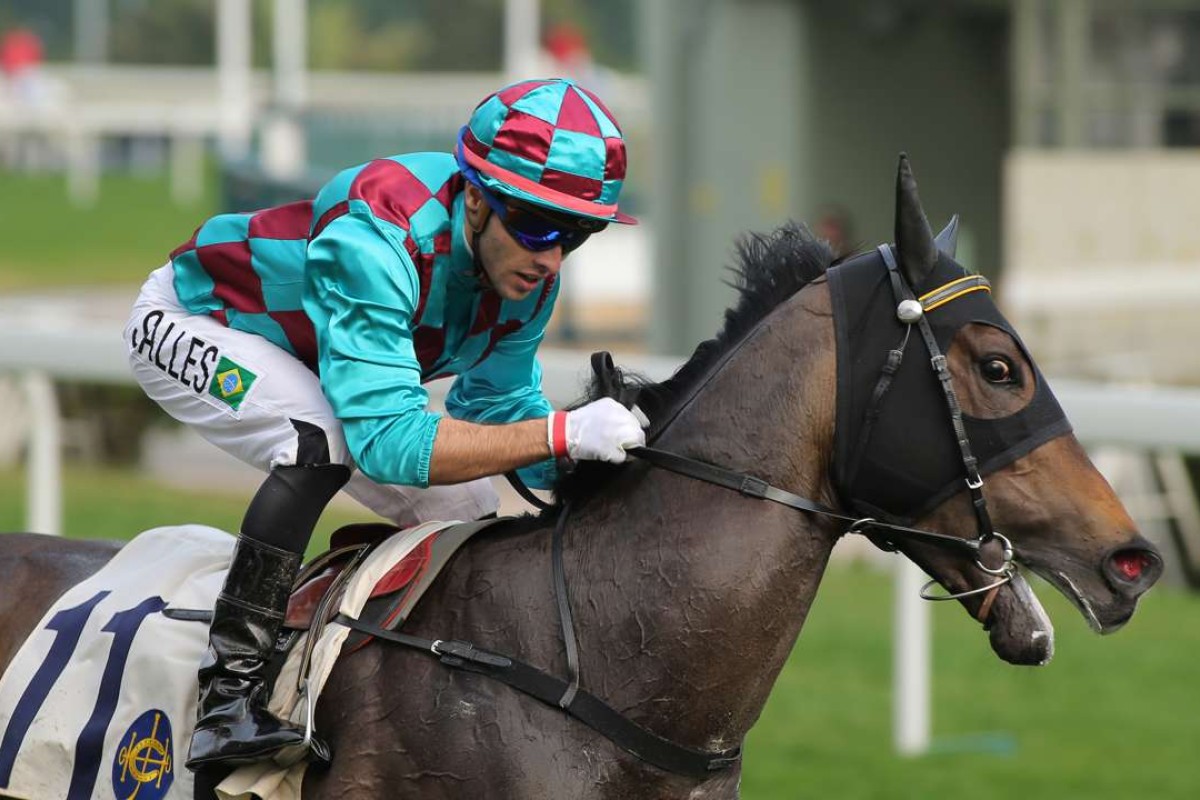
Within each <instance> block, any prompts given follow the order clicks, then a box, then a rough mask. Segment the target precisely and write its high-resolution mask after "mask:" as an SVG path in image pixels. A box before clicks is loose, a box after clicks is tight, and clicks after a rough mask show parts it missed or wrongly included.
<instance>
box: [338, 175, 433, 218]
mask: <svg viewBox="0 0 1200 800" xmlns="http://www.w3.org/2000/svg"><path fill="white" fill-rule="evenodd" d="M431 197H433V193H432V192H430V191H429V187H427V186H426V185H425V184H423V183H421V181H419V180H418V179H417V176H416V175H413V174H412V172H410V171H409V170H408V167H406V166H404V165H403V164H398V163H396V162H395V161H392V160H391V159H388V158H381V159H377V160H375V161H372V162H371V163H370V164H367V166H365V167H363V170H362V172H360V173H358V176H357V177H355V179H354V183H352V184H351V185H350V198H351V199H359V200H363V201H364V202H366V204H367V205H369V206H370V207H371V211H372V212H374V214H375V216H377V217H379V218H380V219H382V220H386V221H387V222H390V223H392V224H393V225H398V226H400V227H401V228H403V229H404V230H406V231H407V230H408V229H409V228H410V227H411V224H410V223H409V218H410V217H411V216H412V215H413V214H415V213H417V209H419V208H420V207H421V206H423V205H425V204H426V203H427V202H429V199H430V198H431Z"/></svg>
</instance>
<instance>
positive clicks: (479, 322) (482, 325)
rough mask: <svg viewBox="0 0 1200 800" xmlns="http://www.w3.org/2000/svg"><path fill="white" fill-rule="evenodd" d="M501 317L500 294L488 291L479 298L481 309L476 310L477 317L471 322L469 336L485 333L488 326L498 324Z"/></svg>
mask: <svg viewBox="0 0 1200 800" xmlns="http://www.w3.org/2000/svg"><path fill="white" fill-rule="evenodd" d="M499 318H500V295H498V294H496V293H495V292H493V291H490V290H489V291H486V292H484V293H483V296H482V297H480V298H479V309H478V310H477V311H476V312H475V319H474V320H473V321H472V322H471V330H470V332H469V333H468V335H469V336H474V335H475V334H477V333H483V332H484V331H486V330H487V329H488V328H490V327H492V326H493V325H495V324H496V320H498V319H499Z"/></svg>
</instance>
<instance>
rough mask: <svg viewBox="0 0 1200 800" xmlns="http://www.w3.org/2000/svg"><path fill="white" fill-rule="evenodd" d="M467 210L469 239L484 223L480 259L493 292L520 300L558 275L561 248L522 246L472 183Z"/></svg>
mask: <svg viewBox="0 0 1200 800" xmlns="http://www.w3.org/2000/svg"><path fill="white" fill-rule="evenodd" d="M466 212H467V213H466V217H467V220H466V222H467V227H468V230H467V231H466V234H467V237H468V240H471V239H474V235H473V232H474V231H476V230H480V226H483V227H482V230H481V231H480V234H479V238H478V240H477V241H478V247H479V261H480V263H481V264H482V265H483V271H484V273H485V275H486V277H487V280H488V283H489V284H491V287H492V288H493V289H494V290H495V291H496V294H498V295H500V296H501V297H503V298H504V299H505V300H522V299H524V298H526V297H528V296H529V293H530V292H532V291H534V290H535V289H537V290H540V288H541V286H542V282H543V281H544V280H546V279H547V278H550V277H552V276H554V275H557V274H558V270H559V269H560V268H561V267H562V260H563V250H562V248H561V247H552V248H551V249H549V250H540V251H534V250H527V249H525V248H524V247H522V246H521V245H520V244H518V243H517V241H516V239H514V238H513V237H512V235H511V234H510V233H509V232H508V231H507V230H506V229H505V227H504V225H503V224H502V223H501V221H500V218H499V217H497V216H496V214H494V213H492V211H491V209H490V208H489V207H488V204H487V203H486V202H485V201H484V199H483V195H482V194H481V193H480V191H479V190H478V189H477V188H476V187H475V186H473V185H471V184H467V195H466Z"/></svg>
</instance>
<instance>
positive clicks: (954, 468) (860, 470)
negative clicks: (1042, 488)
mask: <svg viewBox="0 0 1200 800" xmlns="http://www.w3.org/2000/svg"><path fill="white" fill-rule="evenodd" d="M966 275H968V273H967V272H966V271H965V270H964V269H963V268H962V267H961V266H959V264H958V263H957V262H955V261H954V260H953V259H952V258H950V257H949V256H947V255H945V254H944V253H938V260H937V263H936V264H935V266H934V268H933V270H932V271H931V272H930V274H929V276H928V277H927V278H926V280H925V282H924V283H923V284H922V285H920V286H915V287H912V289H913V292H914V294H915V295H916V296H917V297H921V296H922V295H925V294H926V293H928V292H931V291H933V290H935V289H938V288H939V287H942V286H945V285H946V284H947V283H949V282H951V281H953V280H956V279H958V278H962V277H964V276H966ZM828 276H829V287H830V293H831V296H832V302H833V319H834V327H835V331H836V336H837V429H836V434H835V438H834V467H833V473H834V485H835V487H836V488H837V491H838V492H839V494H840V495H841V500H842V502H843V504H844V505H845V506H846V507H847V508H849V509H852V510H853V512H854V513H855V514H858V515H861V516H869V517H875V518H877V519H880V520H884V521H890V522H897V523H900V524H911V523H912V522H913V521H915V520H917V519H919V518H921V517H922V516H924V515H925V514H926V513H928V512H929V511H931V510H933V509H934V508H936V507H937V506H938V505H940V504H941V503H942V502H943V501H945V500H946V499H947V498H949V497H950V496H952V495H954V494H956V493H957V492H959V491H962V490H963V489H965V488H966V484H965V479H966V469H965V467H964V464H963V456H962V453H961V451H960V449H959V446H958V444H957V442H956V438H955V435H954V428H953V425H952V423H951V418H950V412H949V409H948V406H947V402H946V397H945V394H944V393H943V391H942V387H941V385H940V383H939V381H938V379H937V377H936V375H935V372H934V370H933V367H932V366H931V365H930V360H929V359H930V355H929V353H928V352H927V348H926V346H925V343H924V340H923V339H922V337H921V335H920V332H919V331H917V330H913V331H911V335H910V336H909V337H908V340H907V345H906V347H905V351H904V357H903V361H902V362H901V365H900V368H899V370H898V372H897V373H896V375H895V378H894V380H893V382H892V383H891V386H890V389H889V390H888V392H887V394H886V395H885V396H884V397H883V399H882V401H880V402H879V403H878V404H877V406H876V409H875V410H876V411H877V412H878V414H879V416H878V418H877V419H876V420H875V421H874V423H873V424H871V425H865V424H864V423H865V422H866V416H867V414H868V413H869V411H870V406H871V397H872V394H873V393H874V392H875V389H876V385H877V383H878V382H879V378H880V376H881V374H882V372H883V369H884V365H885V363H886V361H887V359H888V353H889V351H891V350H893V349H895V348H899V347H900V343H901V342H902V341H904V340H905V327H906V326H905V325H904V324H903V323H901V322H900V321H899V319H898V318H897V317H896V306H897V304H898V302H899V298H897V297H895V296H894V293H893V289H892V283H891V279H890V278H889V275H888V268H887V265H886V264H885V262H884V259H883V257H882V256H881V255H880V253H879V252H878V251H872V252H870V253H865V254H863V255H860V256H857V257H855V258H853V259H851V260H849V261H846V262H844V263H842V264H840V265H838V266H836V267H833V268H832V269H830V270H829V272H828ZM926 319H928V321H929V324H930V327H931V328H932V331H933V334H934V338H935V339H936V341H937V344H938V347H939V348H940V349H941V351H942V354H943V355H944V354H945V353H946V351H947V349H948V348H949V346H950V342H951V340H952V339H953V337H954V335H955V333H957V332H958V330H959V329H960V328H962V326H963V325H966V324H967V323H971V322H980V323H984V324H987V325H993V326H995V327H997V328H1000V329H1001V330H1004V331H1005V332H1007V333H1008V334H1009V335H1011V336H1012V337H1013V339H1014V340H1016V342H1017V344H1018V346H1019V347H1021V349H1022V350H1023V351H1024V352H1025V355H1026V357H1027V358H1028V356H1029V353H1028V351H1027V350H1025V346H1024V344H1023V343H1021V340H1020V337H1018V336H1017V333H1016V331H1015V330H1013V328H1012V326H1011V325H1010V324H1009V323H1008V321H1007V320H1006V319H1005V318H1004V317H1003V316H1002V315H1001V314H1000V311H999V309H997V308H996V305H995V303H993V302H992V299H991V294H990V292H987V291H974V292H970V293H967V294H964V295H962V296H960V297H957V298H955V299H954V300H952V301H950V302H948V303H946V304H945V305H942V306H939V307H937V308H935V309H932V310H930V311H928V312H927V313H926ZM914 327H915V326H914ZM1029 363H1030V364H1031V365H1033V371H1034V379H1035V380H1036V382H1037V385H1036V389H1035V392H1034V395H1033V397H1032V399H1031V400H1030V402H1029V403H1028V404H1027V405H1026V406H1025V407H1024V408H1022V409H1021V410H1020V411H1018V412H1016V413H1014V414H1011V415H1010V416H1008V417H1003V418H1000V419H978V418H973V417H970V416H967V415H966V414H965V413H964V415H963V419H964V422H965V427H966V431H967V434H968V436H969V438H970V443H971V450H972V451H973V452H974V454H975V456H976V458H977V459H978V461H979V473H980V475H984V476H986V475H987V474H989V473H992V472H995V471H996V470H998V469H1001V468H1002V467H1005V466H1007V465H1009V464H1011V463H1012V462H1013V461H1015V460H1017V459H1018V458H1020V457H1021V456H1023V455H1025V454H1027V453H1029V452H1031V451H1032V450H1034V449H1035V448H1037V447H1038V446H1040V445H1042V444H1044V443H1045V442H1047V441H1050V440H1051V439H1054V438H1057V437H1059V436H1062V435H1064V434H1067V433H1069V432H1070V431H1071V426H1070V423H1069V422H1068V421H1067V418H1066V416H1065V415H1064V414H1063V411H1062V408H1061V407H1060V406H1059V404H1058V401H1057V400H1056V399H1055V397H1054V395H1053V393H1051V391H1050V388H1049V386H1048V385H1047V383H1046V380H1045V378H1044V377H1043V376H1042V374H1041V372H1040V371H1039V370H1038V368H1037V365H1036V364H1034V362H1033V359H1032V358H1029ZM864 430H865V431H866V435H867V436H868V437H869V439H868V440H867V441H866V442H865V443H864V444H862V445H861V448H862V449H861V451H860V452H861V457H860V462H859V464H858V467H857V469H853V468H852V461H853V458H854V456H855V452H856V450H857V449H858V448H860V444H859V442H860V439H861V438H862V436H863V433H864ZM852 469H853V474H849V473H850V472H851V470H852Z"/></svg>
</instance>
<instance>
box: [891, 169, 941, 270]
mask: <svg viewBox="0 0 1200 800" xmlns="http://www.w3.org/2000/svg"><path fill="white" fill-rule="evenodd" d="M896 253H897V260H899V262H900V268H901V269H902V270H904V277H906V278H908V284H909V285H910V286H912V287H914V288H916V287H917V286H920V285H921V284H922V283H924V282H925V278H926V277H928V275H929V273H930V272H932V271H933V265H934V264H936V263H937V254H938V249H937V244H936V243H935V242H934V240H933V231H932V230H930V229H929V220H928V219H926V218H925V211H924V209H922V208H921V198H919V197H918V196H917V181H916V179H915V178H913V174H912V168H911V167H910V166H909V164H908V155H907V154H906V153H901V154H900V168H899V169H898V170H897V172H896Z"/></svg>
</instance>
